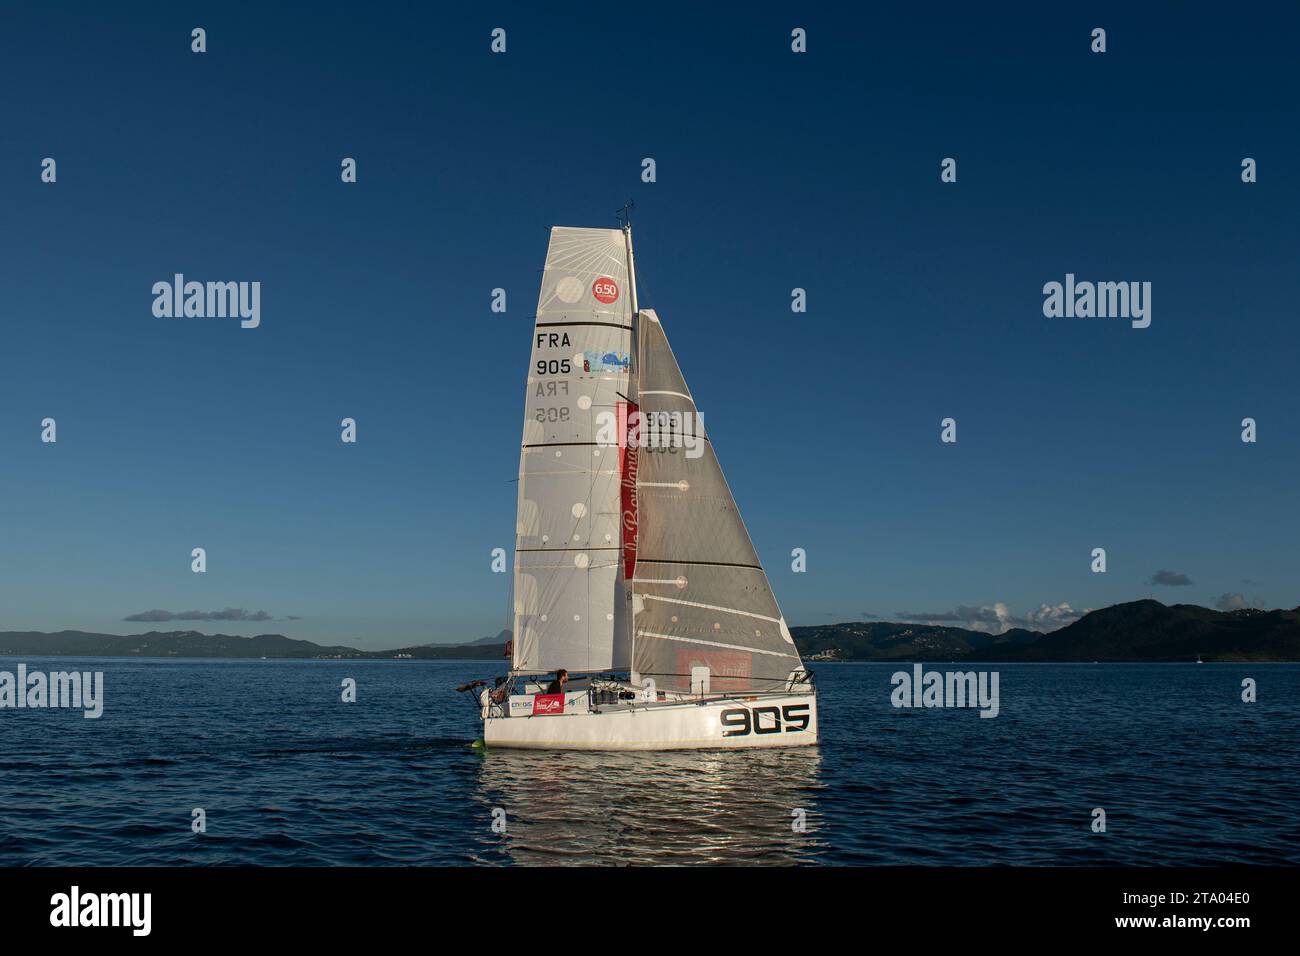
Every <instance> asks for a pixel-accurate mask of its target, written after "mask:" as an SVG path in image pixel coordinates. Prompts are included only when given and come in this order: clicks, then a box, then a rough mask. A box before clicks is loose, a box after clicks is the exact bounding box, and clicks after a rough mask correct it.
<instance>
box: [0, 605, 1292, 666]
mask: <svg viewBox="0 0 1300 956" xmlns="http://www.w3.org/2000/svg"><path fill="white" fill-rule="evenodd" d="M790 632H791V634H792V635H793V637H794V639H795V644H796V645H797V646H798V648H799V652H800V653H801V654H802V655H803V656H804V659H805V660H807V661H809V662H810V663H812V664H814V665H815V664H816V663H817V662H818V661H900V662H901V661H988V662H998V661H1008V662H1011V661H1044V662H1046V661H1194V660H1196V659H1197V657H1200V658H1201V659H1202V660H1204V661H1300V608H1296V609H1294V610H1290V611H1286V610H1275V611H1260V610H1253V609H1247V610H1239V611H1212V610H1210V609H1209V608H1204V607H1198V606H1197V605H1195V604H1174V605H1168V606H1167V605H1164V604H1161V603H1160V602H1159V601H1132V602H1130V603H1127V604H1116V605H1113V606H1111V607H1108V608H1102V609H1101V610H1099V611H1092V612H1091V613H1089V614H1086V615H1084V616H1083V617H1082V618H1080V619H1079V620H1077V621H1075V622H1074V623H1073V624H1070V625H1068V626H1066V627H1063V628H1061V629H1060V630H1056V631H1051V632H1049V633H1046V634H1040V633H1039V632H1037V631H1026V630H1023V629H1020V628H1013V629H1012V630H1009V631H1006V632H1005V633H1003V634H987V633H985V632H983V631H972V630H969V629H967V628H963V627H940V626H936V625H931V624H892V623H886V622H883V621H871V622H851V623H847V624H828V625H822V626H816V627H794V628H791V629H790ZM509 636H510V632H509V631H502V632H501V633H500V634H498V635H496V636H495V637H483V638H479V639H478V640H475V641H472V642H470V643H466V644H423V645H419V646H416V647H399V648H395V649H394V650H389V651H362V650H358V649H357V648H355V647H346V646H343V645H330V646H324V645H321V644H314V643H312V642H311V641H302V640H294V639H293V638H288V637H285V636H283V635H281V634H259V635H258V636H256V637H239V636H235V635H230V634H202V633H200V632H199V631H150V632H149V633H147V634H131V635H128V636H122V635H117V634H93V633H88V632H86V631H57V632H55V633H48V634H47V633H43V632H40V631H3V632H0V656H7V657H22V656H33V657H35V656H77V657H216V658H262V657H266V658H288V659H311V658H325V659H347V660H393V659H402V660H404V659H413V660H483V661H492V662H494V663H503V661H502V658H503V657H504V654H505V641H506V640H507V639H508V638H509Z"/></svg>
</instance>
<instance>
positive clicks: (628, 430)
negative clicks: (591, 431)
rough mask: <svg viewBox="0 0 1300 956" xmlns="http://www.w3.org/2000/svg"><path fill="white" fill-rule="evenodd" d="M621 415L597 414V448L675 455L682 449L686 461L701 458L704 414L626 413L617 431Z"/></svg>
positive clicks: (610, 413)
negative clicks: (623, 424)
mask: <svg viewBox="0 0 1300 956" xmlns="http://www.w3.org/2000/svg"><path fill="white" fill-rule="evenodd" d="M619 426H620V415H619V414H616V413H614V412H608V411H602V412H597V413H596V444H597V445H599V446H601V447H603V448H623V447H628V448H643V449H645V450H646V451H651V452H655V451H665V452H669V453H673V454H675V453H676V451H677V449H678V448H681V449H683V451H685V453H686V457H687V458H699V457H700V456H701V455H703V454H704V442H705V440H706V439H705V437H704V413H703V412H642V411H633V412H627V413H626V427H624V428H620V427H619Z"/></svg>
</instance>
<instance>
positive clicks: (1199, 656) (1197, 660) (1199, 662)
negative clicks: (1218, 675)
mask: <svg viewBox="0 0 1300 956" xmlns="http://www.w3.org/2000/svg"><path fill="white" fill-rule="evenodd" d="M1196 663H1198V664H1204V663H1205V661H1203V660H1201V655H1200V654H1197V655H1196Z"/></svg>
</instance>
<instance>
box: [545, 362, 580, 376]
mask: <svg viewBox="0 0 1300 956" xmlns="http://www.w3.org/2000/svg"><path fill="white" fill-rule="evenodd" d="M572 371H573V359H538V360H537V374H538V375H568V374H569V373H570V372H572Z"/></svg>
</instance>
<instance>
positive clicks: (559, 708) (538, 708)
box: [533, 694, 564, 717]
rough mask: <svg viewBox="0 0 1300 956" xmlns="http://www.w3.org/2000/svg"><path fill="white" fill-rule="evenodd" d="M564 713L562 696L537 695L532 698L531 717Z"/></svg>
mask: <svg viewBox="0 0 1300 956" xmlns="http://www.w3.org/2000/svg"><path fill="white" fill-rule="evenodd" d="M562 713H564V695H563V694H537V695H535V696H534V697H533V716H534V717H538V716H542V715H545V714H562Z"/></svg>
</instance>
